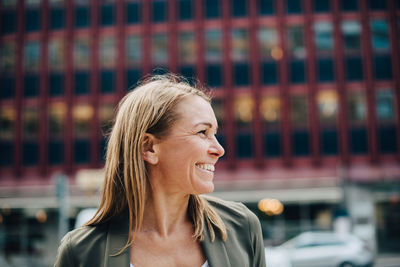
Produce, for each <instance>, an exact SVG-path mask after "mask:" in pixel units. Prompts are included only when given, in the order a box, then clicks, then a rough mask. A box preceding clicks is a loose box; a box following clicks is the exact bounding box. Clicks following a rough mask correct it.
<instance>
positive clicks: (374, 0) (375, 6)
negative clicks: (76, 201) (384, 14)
mask: <svg viewBox="0 0 400 267" xmlns="http://www.w3.org/2000/svg"><path fill="white" fill-rule="evenodd" d="M368 2H369V8H370V9H371V10H372V11H384V10H385V9H386V8H387V6H386V5H387V3H386V0H369V1H368Z"/></svg>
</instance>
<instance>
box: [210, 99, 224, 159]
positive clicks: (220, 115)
mask: <svg viewBox="0 0 400 267" xmlns="http://www.w3.org/2000/svg"><path fill="white" fill-rule="evenodd" d="M211 105H212V108H213V110H214V113H215V117H216V118H217V122H218V126H219V127H218V132H217V135H216V137H217V140H218V142H219V143H220V144H221V146H222V147H223V148H226V145H225V133H224V125H225V112H224V102H223V100H222V99H220V98H213V100H212V102H211ZM223 159H224V157H222V158H220V160H223Z"/></svg>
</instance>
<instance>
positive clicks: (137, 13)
mask: <svg viewBox="0 0 400 267" xmlns="http://www.w3.org/2000/svg"><path fill="white" fill-rule="evenodd" d="M141 8H142V5H141V3H140V2H139V1H138V0H129V1H126V7H125V20H126V23H128V24H135V23H139V22H140V20H141V14H142V12H141Z"/></svg>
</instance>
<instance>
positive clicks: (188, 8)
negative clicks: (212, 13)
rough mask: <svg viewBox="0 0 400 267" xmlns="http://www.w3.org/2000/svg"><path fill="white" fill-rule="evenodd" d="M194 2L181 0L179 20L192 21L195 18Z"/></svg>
mask: <svg viewBox="0 0 400 267" xmlns="http://www.w3.org/2000/svg"><path fill="white" fill-rule="evenodd" d="M192 5H193V1H192V0H179V19H180V20H190V19H192V18H193V7H192Z"/></svg>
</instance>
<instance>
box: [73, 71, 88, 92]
mask: <svg viewBox="0 0 400 267" xmlns="http://www.w3.org/2000/svg"><path fill="white" fill-rule="evenodd" d="M89 84H90V75H89V73H88V72H76V73H75V94H77V95H84V94H87V93H89Z"/></svg>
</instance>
